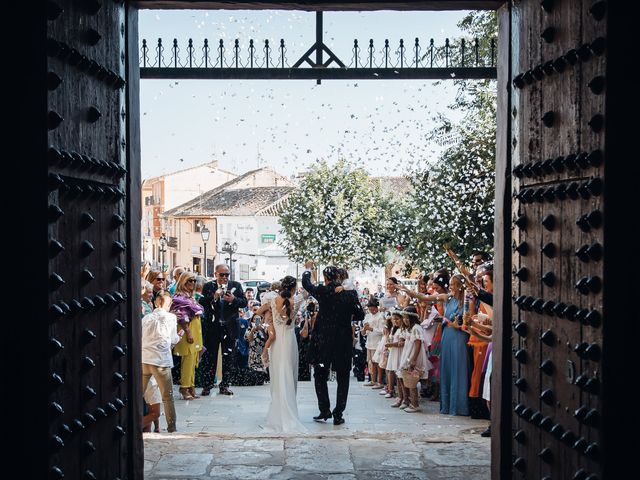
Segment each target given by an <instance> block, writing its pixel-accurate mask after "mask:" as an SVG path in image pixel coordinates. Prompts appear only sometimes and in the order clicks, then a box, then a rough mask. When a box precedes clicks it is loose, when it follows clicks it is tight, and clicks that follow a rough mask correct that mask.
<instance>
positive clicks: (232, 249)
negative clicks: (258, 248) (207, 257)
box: [222, 242, 238, 280]
mask: <svg viewBox="0 0 640 480" xmlns="http://www.w3.org/2000/svg"><path fill="white" fill-rule="evenodd" d="M222 251H223V252H225V253H228V254H229V280H233V262H234V260H233V254H234V253H236V252H237V251H238V244H237V243H236V242H233V244H229V242H224V245H223V246H222Z"/></svg>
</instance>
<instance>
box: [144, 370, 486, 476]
mask: <svg viewBox="0 0 640 480" xmlns="http://www.w3.org/2000/svg"><path fill="white" fill-rule="evenodd" d="M233 391H234V393H235V395H233V396H231V397H228V396H218V395H214V396H211V397H202V398H199V399H196V400H192V401H184V400H178V394H177V389H176V393H175V398H176V409H177V415H178V425H177V426H178V432H175V433H172V434H168V433H146V434H145V435H144V444H145V478H146V479H147V480H169V479H183V480H186V479H205V478H220V479H228V480H232V479H233V480H235V479H238V480H241V479H247V480H248V479H265V480H267V479H269V480H271V479H273V480H276V479H277V480H288V479H309V480H321V479H327V480H328V479H331V480H356V479H366V480H377V479H396V478H397V479H406V480H413V479H415V480H436V479H447V480H458V479H460V480H484V479H488V478H489V465H490V449H489V439H487V438H482V437H480V435H479V433H480V432H481V431H482V430H484V429H485V428H486V426H487V421H482V420H472V419H470V418H468V417H452V416H448V415H440V414H439V413H438V405H437V403H434V402H429V401H426V400H422V403H421V406H422V408H423V411H422V412H420V413H405V412H403V411H402V410H398V409H395V408H391V407H390V406H389V405H390V404H391V403H392V401H391V400H390V399H385V398H384V397H383V396H382V395H378V392H379V390H371V389H369V388H366V387H363V386H362V384H361V383H358V382H356V381H355V379H353V378H352V384H351V388H350V391H349V403H348V406H347V410H346V411H345V419H346V423H345V424H343V425H340V426H334V425H333V424H332V423H331V422H329V423H326V424H321V423H316V422H314V421H313V420H312V419H311V417H313V415H316V414H317V405H316V398H315V393H314V390H313V384H312V382H300V383H299V384H298V405H299V411H300V418H301V420H302V422H303V423H304V424H305V426H306V427H307V428H308V432H307V433H306V434H295V435H281V436H274V435H273V434H269V433H266V432H265V431H264V430H263V427H262V426H261V424H262V422H263V421H264V415H265V412H266V410H267V407H268V404H269V386H268V385H265V386H257V387H233ZM330 392H331V398H332V399H335V383H331V384H330ZM160 422H161V428H162V429H163V430H164V429H165V427H166V424H165V422H164V417H161V419H160Z"/></svg>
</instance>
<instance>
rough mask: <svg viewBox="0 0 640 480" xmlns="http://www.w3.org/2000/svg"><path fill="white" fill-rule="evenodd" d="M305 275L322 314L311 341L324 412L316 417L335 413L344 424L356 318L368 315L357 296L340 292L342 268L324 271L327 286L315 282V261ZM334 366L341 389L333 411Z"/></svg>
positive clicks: (336, 422) (304, 283)
mask: <svg viewBox="0 0 640 480" xmlns="http://www.w3.org/2000/svg"><path fill="white" fill-rule="evenodd" d="M304 266H305V271H304V273H303V274H302V286H303V287H304V289H305V290H306V291H307V292H309V294H310V295H311V296H312V297H314V298H315V299H316V300H317V301H318V310H319V311H318V317H317V318H316V321H315V325H314V327H313V331H312V332H311V338H310V344H309V359H310V363H312V364H313V372H314V375H313V376H314V380H315V387H316V396H317V397H318V407H319V408H320V415H318V416H316V417H313V419H314V420H315V421H317V422H319V421H324V420H327V419H329V418H331V417H332V416H333V424H334V425H341V424H343V423H344V418H343V417H342V412H344V409H345V408H346V406H347V394H348V393H349V374H350V372H351V356H352V349H353V331H352V329H351V322H352V321H361V320H362V319H363V318H364V311H363V310H362V305H361V304H360V302H359V301H358V299H357V297H356V298H354V297H353V296H352V295H348V294H347V293H348V292H341V293H336V291H335V290H336V287H338V286H339V285H340V284H339V282H338V269H337V268H336V267H326V268H325V269H324V270H323V272H322V273H323V275H324V285H314V284H313V283H312V282H311V270H312V269H314V268H315V264H314V263H313V262H312V261H307V262H306V263H305V265H304ZM332 367H333V370H334V371H335V372H336V380H337V382H338V391H337V398H336V406H335V408H334V409H333V412H332V411H331V403H330V401H329V390H328V388H327V380H328V379H329V371H330V370H331V368H332Z"/></svg>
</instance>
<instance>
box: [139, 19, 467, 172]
mask: <svg viewBox="0 0 640 480" xmlns="http://www.w3.org/2000/svg"><path fill="white" fill-rule="evenodd" d="M464 14H465V12H461V11H458V12H325V13H324V37H325V43H326V44H327V46H328V47H329V48H330V49H331V50H332V51H333V52H334V53H335V54H336V55H337V56H338V57H339V58H340V59H341V60H342V61H343V62H344V63H346V64H347V65H348V64H349V63H351V61H352V47H353V40H354V38H357V39H358V41H359V43H360V45H361V46H362V47H363V49H364V48H365V47H366V46H367V45H368V42H369V39H370V38H371V39H373V40H374V44H375V46H376V50H378V51H379V50H380V49H381V48H382V46H383V44H384V40H385V39H389V43H390V45H391V46H392V47H393V51H395V50H396V48H397V45H398V42H399V39H401V38H403V39H404V40H405V44H406V45H408V46H409V47H412V46H413V40H414V38H415V37H419V38H420V43H421V44H422V45H423V46H424V47H426V46H427V45H428V43H429V39H430V38H433V39H434V40H435V43H436V45H438V44H443V43H444V41H445V38H454V37H457V36H460V35H461V32H460V30H459V29H458V27H457V26H456V24H457V22H458V21H459V20H460V19H461V18H462V17H463V16H464ZM139 18H140V41H141V42H142V39H143V38H145V39H147V41H148V44H149V45H150V46H151V47H153V46H154V45H155V44H156V42H157V39H158V38H159V37H160V38H162V39H163V44H164V45H165V56H167V55H168V51H169V49H170V46H171V44H172V41H173V39H174V38H176V39H177V40H178V43H179V45H180V47H181V48H182V51H183V52H184V51H186V46H187V41H188V39H189V38H192V39H193V41H194V46H196V47H197V51H199V49H200V48H201V46H202V43H203V39H204V38H208V39H209V43H210V45H212V46H215V45H217V44H218V42H219V40H220V39H221V38H222V39H223V40H224V41H225V44H226V45H227V47H231V46H232V45H233V41H234V39H236V38H238V39H239V40H240V45H241V47H243V48H245V49H246V46H247V45H248V42H249V39H250V38H253V39H254V41H255V42H256V45H260V46H261V44H262V42H263V41H264V39H265V38H268V39H269V41H270V44H271V45H273V46H277V45H279V43H280V39H281V38H283V39H284V40H285V42H286V45H287V58H288V60H289V63H290V64H293V63H294V62H295V61H296V60H297V59H298V58H299V57H300V56H302V54H303V53H304V52H305V51H306V50H307V49H308V48H309V47H310V46H311V45H312V44H313V42H314V39H315V13H313V12H301V11H272V10H262V11H239V10H236V11H231V10H226V11H225V10H211V11H200V10H180V11H176V10H168V11H163V10H142V11H141V12H140V17H139ZM244 51H246V50H244ZM153 55H154V53H153V51H151V52H150V54H149V56H150V57H151V59H152V60H153ZM408 56H409V57H410V56H411V53H409V55H408ZM361 57H364V52H363V54H361ZM140 90H141V96H140V97H141V98H140V102H141V105H140V108H141V130H142V132H141V135H142V137H141V147H142V175H143V178H148V177H151V176H156V175H161V174H164V173H170V172H172V171H176V170H181V169H184V168H188V167H192V166H195V165H199V164H202V163H205V162H209V161H212V160H218V162H219V165H220V168H223V169H225V170H229V171H232V172H235V173H238V174H241V173H244V172H246V171H248V170H252V169H255V168H259V167H261V166H269V167H271V168H273V169H275V170H276V171H278V172H280V173H282V174H285V175H291V176H294V175H296V174H298V173H300V172H301V171H305V170H308V169H309V167H310V166H312V165H313V164H314V162H317V161H319V160H326V161H328V162H330V163H332V162H336V161H337V160H339V159H340V158H344V159H347V160H350V161H351V162H353V163H354V164H355V165H356V166H359V167H363V168H365V169H367V171H369V173H371V174H372V175H377V176H382V175H392V176H395V175H403V174H405V173H407V172H408V171H409V169H410V168H412V167H414V166H425V165H427V164H428V163H430V162H435V161H436V160H437V158H438V154H439V153H440V152H441V150H442V147H440V146H439V145H437V144H435V143H434V142H429V141H427V139H426V135H427V133H428V132H429V131H430V130H431V129H432V128H433V126H434V125H435V123H434V120H433V119H434V117H436V115H438V114H445V115H447V116H448V117H449V118H451V119H452V120H454V121H455V120H457V119H459V118H460V114H459V113H458V112H455V111H451V110H449V109H448V108H447V107H448V105H450V104H451V103H452V102H453V100H454V98H455V91H456V90H455V87H454V86H453V83H452V82H448V81H443V82H434V81H416V80H411V81H410V80H376V79H373V80H356V81H353V80H351V81H345V80H341V81H340V80H324V81H323V82H322V84H321V85H317V84H316V82H315V81H314V80H251V81H247V80H244V81H242V80H142V81H141V87H140Z"/></svg>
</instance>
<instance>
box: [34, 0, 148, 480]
mask: <svg viewBox="0 0 640 480" xmlns="http://www.w3.org/2000/svg"><path fill="white" fill-rule="evenodd" d="M132 21H134V22H135V21H136V17H135V15H133V16H131V17H127V12H126V8H125V6H124V2H114V1H83V2H77V1H72V0H57V1H56V2H47V29H46V30H47V33H46V35H47V38H46V55H47V57H46V62H47V73H46V82H47V83H46V88H47V92H48V94H47V101H46V103H47V105H46V112H47V113H46V114H47V132H48V133H47V145H46V151H44V152H42V153H41V156H40V158H42V159H43V161H42V162H41V165H43V166H44V165H46V166H47V168H48V198H47V204H46V205H41V206H40V208H41V209H42V210H41V211H42V213H46V220H47V225H48V245H47V253H48V280H47V281H48V283H47V287H48V313H47V316H46V322H47V325H48V327H47V328H48V333H47V337H48V338H47V341H46V347H45V348H46V350H45V352H43V353H45V354H46V361H47V380H46V381H47V385H46V386H47V391H46V393H45V395H46V401H47V406H46V409H47V412H48V419H47V422H48V446H47V447H48V460H47V470H48V476H49V478H73V479H76V478H78V479H80V478H82V479H92V478H101V479H117V478H120V479H123V478H135V477H136V476H138V475H139V471H140V467H139V465H140V463H141V461H142V458H141V456H142V450H141V434H140V414H141V411H140V407H141V402H140V398H141V394H140V383H141V380H140V353H139V349H140V345H139V342H140V338H139V333H138V330H139V319H140V300H139V298H140V281H139V276H138V268H139V265H140V262H139V253H138V252H139V251H140V249H139V233H138V232H139V223H140V216H139V208H140V207H139V205H138V204H139V198H140V195H139V173H138V172H139V160H138V155H137V154H136V151H137V150H136V149H135V146H136V144H137V143H138V141H137V134H135V133H133V134H132V132H135V131H137V129H138V125H136V122H135V121H134V122H133V128H132V129H129V128H128V126H129V125H131V124H130V123H129V122H130V118H131V116H130V115H129V112H130V107H132V108H133V110H135V101H134V100H133V98H136V96H137V88H138V85H137V84H136V83H135V82H133V83H134V85H128V84H127V81H126V79H127V77H128V63H132V62H131V61H130V60H131V59H130V58H129V57H130V53H133V55H134V57H135V54H136V52H137V48H135V47H133V49H128V42H129V43H131V44H132V45H134V46H135V40H136V39H135V38H133V39H132V38H129V36H130V35H131V29H130V28H129V27H130V25H128V24H129V23H130V22H132ZM134 31H135V28H134ZM134 36H135V35H134ZM129 143H132V144H133V146H132V145H130V144H129ZM44 477H45V476H44V475H42V476H40V477H39V478H44Z"/></svg>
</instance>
